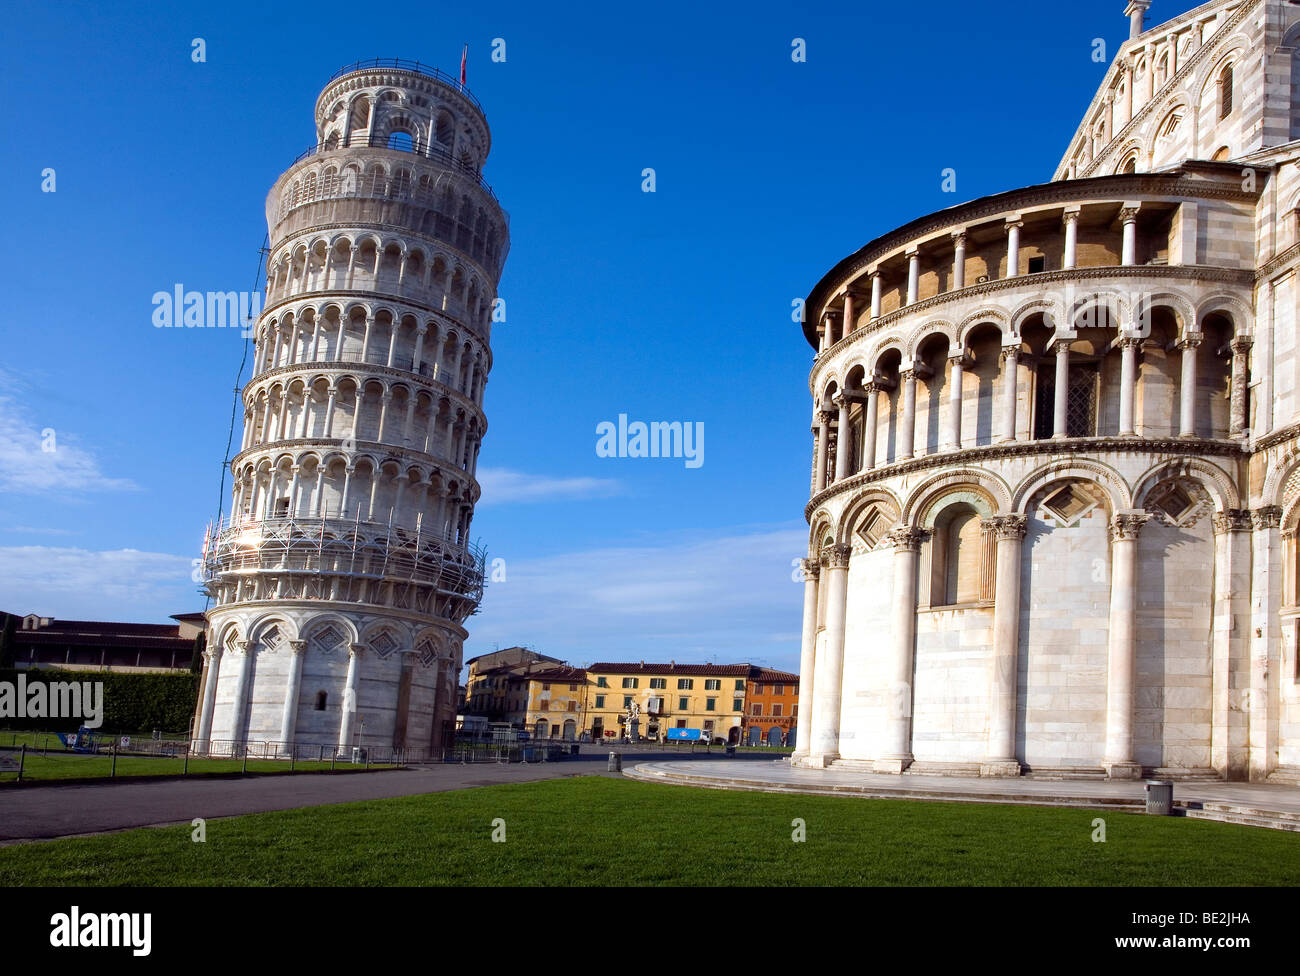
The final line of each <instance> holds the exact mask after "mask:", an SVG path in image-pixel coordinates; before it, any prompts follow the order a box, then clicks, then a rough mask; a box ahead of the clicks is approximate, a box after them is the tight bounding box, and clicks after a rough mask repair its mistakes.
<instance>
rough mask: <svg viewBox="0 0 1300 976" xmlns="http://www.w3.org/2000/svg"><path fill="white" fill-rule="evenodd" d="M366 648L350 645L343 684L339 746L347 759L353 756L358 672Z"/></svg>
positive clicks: (360, 645) (340, 752) (339, 750)
mask: <svg viewBox="0 0 1300 976" xmlns="http://www.w3.org/2000/svg"><path fill="white" fill-rule="evenodd" d="M365 650H366V645H364V644H350V645H348V676H347V680H346V682H345V683H344V686H343V703H342V704H343V709H342V717H341V718H340V720H339V747H338V754H339V755H340V756H342V757H343V758H345V759H350V758H352V751H351V747H352V736H353V732H354V728H355V725H356V718H357V680H358V674H357V672H358V670H359V669H360V665H361V656H362V655H363V654H364V653H365Z"/></svg>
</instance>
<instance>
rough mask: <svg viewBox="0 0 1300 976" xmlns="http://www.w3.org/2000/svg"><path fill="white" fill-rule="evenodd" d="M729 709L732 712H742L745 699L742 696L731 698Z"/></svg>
mask: <svg viewBox="0 0 1300 976" xmlns="http://www.w3.org/2000/svg"><path fill="white" fill-rule="evenodd" d="M731 710H732V711H733V712H743V711H744V710H745V699H743V698H733V699H731Z"/></svg>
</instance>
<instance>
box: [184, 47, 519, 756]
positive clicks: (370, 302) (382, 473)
mask: <svg viewBox="0 0 1300 976" xmlns="http://www.w3.org/2000/svg"><path fill="white" fill-rule="evenodd" d="M489 145H490V137H489V133H488V126H487V121H486V119H485V118H484V114H483V111H482V108H481V106H480V105H479V103H478V101H477V100H476V99H475V98H474V97H473V96H472V95H471V94H469V92H468V91H466V90H465V89H464V88H463V87H462V86H461V85H459V84H457V83H456V81H455V80H454V79H452V78H450V77H448V76H447V75H445V74H443V73H442V72H439V71H437V70H436V69H432V68H429V67H427V66H423V65H420V64H419V63H417V62H410V61H401V60H384V61H379V60H376V61H370V62H363V63H358V64H354V65H350V66H348V67H347V68H344V69H342V70H340V71H339V72H338V73H336V74H335V75H334V77H333V78H331V79H330V81H329V83H328V84H327V85H326V86H325V89H324V90H323V91H322V92H321V94H320V97H319V98H318V99H317V101H316V144H315V145H314V146H313V147H312V148H311V149H309V150H308V151H306V152H305V153H303V154H302V155H301V156H299V157H298V159H296V160H295V161H294V162H293V164H292V165H290V166H289V168H288V169H287V170H286V171H285V172H284V173H283V174H282V175H281V176H280V178H279V179H278V180H277V181H276V183H275V185H274V186H273V187H272V188H271V192H270V195H269V196H268V197H267V204H266V219H267V225H268V227H269V229H270V253H269V257H268V267H267V294H266V302H265V307H264V310H263V312H262V314H261V316H260V318H259V319H258V320H257V322H256V326H255V329H256V332H255V345H254V350H255V353H254V355H255V359H254V366H253V372H252V378H251V379H250V380H249V382H248V384H247V385H246V386H245V387H244V390H243V405H244V434H243V441H242V444H241V450H240V452H239V453H238V454H237V455H236V456H235V457H234V459H233V460H232V462H231V473H232V475H233V492H232V495H231V498H230V506H229V511H230V516H229V517H228V518H227V519H224V520H222V521H221V523H220V524H219V525H217V526H216V527H215V529H214V530H213V531H211V532H210V533H209V538H208V541H207V543H206V545H205V554H204V561H203V564H204V571H205V585H206V588H207V592H208V594H209V596H210V597H211V599H212V602H213V605H212V608H211V609H210V610H209V611H208V653H207V658H206V662H205V667H204V672H203V681H202V693H201V695H200V699H199V706H198V715H197V717H196V722H195V736H194V738H195V745H196V748H197V749H199V750H200V751H205V752H209V753H211V754H224V753H226V752H230V753H232V754H241V753H243V752H245V751H247V752H249V753H252V754H260V753H265V754H268V755H281V756H283V755H286V754H288V752H289V750H290V748H296V749H297V750H298V752H297V754H298V755H299V756H304V757H305V756H308V755H310V756H317V755H322V754H323V755H329V754H331V753H332V752H333V751H335V750H337V751H338V752H339V753H341V754H343V755H349V756H350V755H351V752H352V750H353V749H354V748H356V747H358V746H360V747H364V748H367V749H370V750H372V751H384V750H385V749H387V748H389V747H392V748H397V749H403V750H406V751H407V752H408V754H412V755H420V754H423V753H425V752H427V751H431V750H436V749H438V748H439V747H440V746H441V745H442V743H443V741H444V740H445V739H446V738H447V736H448V735H449V734H450V731H451V729H452V727H453V722H454V720H455V709H456V701H455V698H456V680H457V676H458V674H459V671H460V666H461V648H462V642H463V641H464V639H465V637H466V636H467V635H466V631H465V629H464V622H465V620H466V618H467V617H469V616H470V615H471V614H472V613H474V612H475V611H476V609H477V607H478V604H479V600H480V598H481V596H482V592H483V556H482V553H481V552H480V551H479V550H478V549H477V548H476V547H475V546H473V545H472V544H471V543H470V523H471V520H472V518H473V513H474V504H475V502H476V501H477V500H478V497H479V486H478V483H477V481H476V480H475V469H476V466H477V461H478V454H479V447H480V445H481V443H482V439H483V436H484V433H485V432H486V429H487V428H486V421H485V418H484V414H483V408H482V401H483V388H484V384H485V382H486V380H487V374H488V370H489V369H490V368H491V363H492V357H491V350H490V347H489V337H490V330H491V320H492V311H493V307H494V302H495V296H496V289H497V283H498V280H499V278H500V275H501V268H502V265H503V263H504V261H505V256H506V251H507V248H508V239H509V238H508V230H507V217H506V214H505V212H504V211H503V210H502V209H501V206H500V204H499V203H498V202H497V199H496V197H495V195H494V194H493V192H492V190H491V188H490V187H489V186H488V185H487V184H486V183H485V182H484V181H483V178H482V176H481V170H482V167H483V163H484V161H485V160H486V158H487V154H488V148H489Z"/></svg>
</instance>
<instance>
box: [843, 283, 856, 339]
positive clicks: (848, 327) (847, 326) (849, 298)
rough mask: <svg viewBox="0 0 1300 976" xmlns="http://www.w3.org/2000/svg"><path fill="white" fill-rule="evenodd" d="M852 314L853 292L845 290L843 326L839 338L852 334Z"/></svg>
mask: <svg viewBox="0 0 1300 976" xmlns="http://www.w3.org/2000/svg"><path fill="white" fill-rule="evenodd" d="M853 316H854V308H853V292H851V291H846V292H845V293H844V328H843V330H842V332H841V335H840V338H841V339H846V338H848V337H849V336H850V335H852V334H853V326H854V318H853Z"/></svg>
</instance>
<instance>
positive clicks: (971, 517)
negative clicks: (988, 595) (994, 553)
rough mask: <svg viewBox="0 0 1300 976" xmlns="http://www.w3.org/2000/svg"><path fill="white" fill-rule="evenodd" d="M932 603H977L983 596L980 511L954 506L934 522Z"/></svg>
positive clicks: (952, 604)
mask: <svg viewBox="0 0 1300 976" xmlns="http://www.w3.org/2000/svg"><path fill="white" fill-rule="evenodd" d="M933 540H934V541H933V543H932V545H933V546H934V548H933V550H931V559H932V561H933V576H932V577H931V579H932V583H931V591H930V592H931V599H930V605H931V606H938V607H946V606H954V605H956V604H962V603H975V602H976V601H978V600H979V599H980V598H981V596H982V582H983V580H982V575H983V574H982V570H983V566H984V538H983V532H982V524H981V520H980V516H979V513H978V512H977V511H975V509H974V508H972V507H971V506H970V505H966V504H958V505H953V506H950V507H949V508H947V509H945V510H944V511H943V512H941V513H940V514H939V517H938V518H937V519H935V522H934V536H933Z"/></svg>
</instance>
